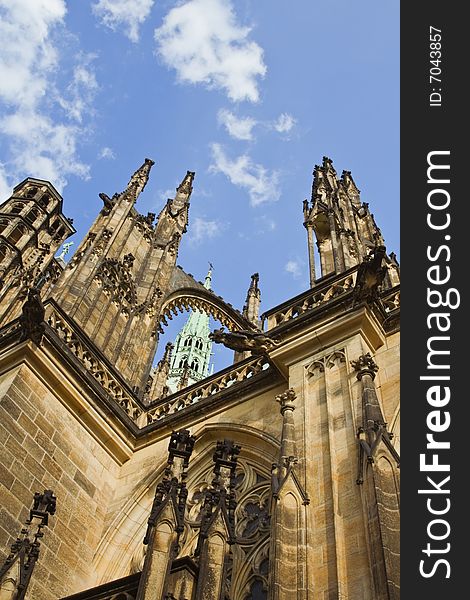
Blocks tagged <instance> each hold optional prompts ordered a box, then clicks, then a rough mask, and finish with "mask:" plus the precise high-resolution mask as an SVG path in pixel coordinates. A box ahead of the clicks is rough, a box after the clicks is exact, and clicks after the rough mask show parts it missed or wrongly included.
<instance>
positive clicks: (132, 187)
mask: <svg viewBox="0 0 470 600" xmlns="http://www.w3.org/2000/svg"><path fill="white" fill-rule="evenodd" d="M154 164H155V162H154V161H153V160H151V159H150V158H146V159H145V161H144V164H143V165H142V166H141V167H139V168H138V169H137V171H136V172H135V173H134V174H133V175H132V177H131V178H130V180H129V183H128V184H127V188H126V190H125V192H124V194H125V195H126V196H128V197H131V198H132V200H133V201H134V202H135V201H136V200H137V198H138V197H139V195H140V194H141V193H142V192H143V191H144V188H145V186H146V185H147V181H148V179H149V175H150V169H151V168H152V167H153V165H154Z"/></svg>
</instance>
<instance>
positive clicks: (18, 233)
mask: <svg viewBox="0 0 470 600" xmlns="http://www.w3.org/2000/svg"><path fill="white" fill-rule="evenodd" d="M25 233H26V230H25V228H24V226H23V225H17V226H16V227H15V229H13V231H12V232H11V233H10V235H9V236H8V241H9V242H10V244H17V243H18V242H19V241H20V240H21V238H22V237H23V235H24V234H25Z"/></svg>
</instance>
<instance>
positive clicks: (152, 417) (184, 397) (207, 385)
mask: <svg viewBox="0 0 470 600" xmlns="http://www.w3.org/2000/svg"><path fill="white" fill-rule="evenodd" d="M272 369H273V366H272V365H271V363H270V362H269V360H268V358H267V357H265V356H255V357H251V358H249V359H245V360H244V361H242V362H239V363H236V364H234V365H233V366H232V367H229V368H228V369H224V370H223V371H221V372H220V373H216V374H215V375H212V376H211V377H208V378H207V379H203V380H202V381H201V382H199V383H197V384H193V385H192V386H190V387H188V388H185V389H182V390H181V391H180V392H176V393H175V394H172V395H171V396H168V397H167V398H164V399H160V400H157V401H155V402H153V403H152V404H150V406H149V407H148V409H147V414H146V418H147V425H150V424H151V423H154V422H156V421H160V420H162V419H165V418H166V417H168V416H170V415H173V414H175V413H178V412H180V411H181V410H184V409H186V408H188V407H190V406H193V405H194V404H196V403H198V402H201V401H202V400H205V399H206V398H210V397H211V396H214V395H215V394H218V393H219V392H222V391H224V390H227V389H228V388H230V387H231V386H233V385H237V384H240V383H242V382H243V381H246V380H248V379H250V378H252V377H254V376H255V375H258V374H260V373H262V372H263V371H264V372H267V371H270V370H272Z"/></svg>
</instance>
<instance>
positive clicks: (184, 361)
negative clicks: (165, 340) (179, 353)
mask: <svg viewBox="0 0 470 600" xmlns="http://www.w3.org/2000/svg"><path fill="white" fill-rule="evenodd" d="M187 366H188V357H187V356H183V358H182V359H181V360H180V364H179V365H178V368H179V369H184V368H185V367H187Z"/></svg>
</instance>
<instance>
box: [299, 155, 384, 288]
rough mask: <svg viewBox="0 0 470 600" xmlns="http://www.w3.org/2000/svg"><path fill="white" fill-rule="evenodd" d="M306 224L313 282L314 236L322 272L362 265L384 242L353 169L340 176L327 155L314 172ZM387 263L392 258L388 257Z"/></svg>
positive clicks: (324, 273)
mask: <svg viewBox="0 0 470 600" xmlns="http://www.w3.org/2000/svg"><path fill="white" fill-rule="evenodd" d="M303 213H304V226H305V228H306V229H307V241H308V250H309V264H310V285H311V287H313V286H314V285H315V281H316V280H317V279H318V278H319V277H318V276H317V274H316V273H315V249H314V236H315V238H316V242H317V247H318V252H319V255H320V265H321V276H322V277H324V276H325V275H329V274H331V273H336V274H339V273H342V272H344V271H347V270H348V269H350V268H352V267H354V266H356V265H359V264H360V263H361V262H362V261H363V260H364V258H365V257H366V256H367V255H368V253H369V250H370V249H371V248H374V247H378V246H382V245H384V240H383V237H382V234H381V232H380V229H379V228H378V227H377V225H376V223H375V220H374V215H372V214H371V213H370V211H369V205H368V204H367V203H365V202H363V203H361V200H360V192H359V190H358V188H357V186H356V184H355V183H354V180H353V178H352V176H351V173H350V172H349V171H343V173H342V175H341V179H338V178H337V176H336V171H335V169H334V168H333V163H332V161H331V160H330V159H329V158H327V157H326V156H325V157H323V163H322V166H319V165H316V166H315V169H314V172H313V185H312V197H311V200H310V202H309V201H308V200H304V203H303ZM386 262H387V263H390V259H389V258H388V257H387V259H386Z"/></svg>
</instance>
